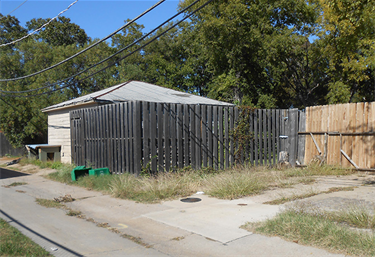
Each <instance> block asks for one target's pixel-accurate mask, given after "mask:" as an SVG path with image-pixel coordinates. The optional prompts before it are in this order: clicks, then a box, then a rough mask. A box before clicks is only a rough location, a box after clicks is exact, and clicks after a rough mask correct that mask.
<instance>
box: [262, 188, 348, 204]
mask: <svg viewBox="0 0 375 257" xmlns="http://www.w3.org/2000/svg"><path fill="white" fill-rule="evenodd" d="M354 188H355V187H332V188H330V189H328V190H326V191H320V192H315V191H312V192H309V193H305V194H300V195H295V194H293V195H292V196H289V197H285V196H283V197H281V198H278V199H275V200H272V201H267V202H264V203H263V204H270V205H278V204H284V203H287V202H292V201H295V200H300V199H305V198H309V197H312V196H315V195H320V194H329V193H334V192H340V191H353V190H354Z"/></svg>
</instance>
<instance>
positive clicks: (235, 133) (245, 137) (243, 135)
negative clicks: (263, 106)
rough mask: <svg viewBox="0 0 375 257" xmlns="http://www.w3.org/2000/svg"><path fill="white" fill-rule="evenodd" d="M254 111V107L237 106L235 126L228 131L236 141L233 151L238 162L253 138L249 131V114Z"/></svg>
mask: <svg viewBox="0 0 375 257" xmlns="http://www.w3.org/2000/svg"><path fill="white" fill-rule="evenodd" d="M253 112H254V108H251V107H249V106H240V107H239V117H238V121H237V122H236V127H235V128H234V129H233V130H232V131H230V133H229V134H230V136H231V137H232V138H233V140H234V142H237V149H236V151H235V153H234V155H235V158H236V161H237V162H240V160H241V159H242V158H244V154H245V151H246V149H249V147H250V142H251V140H253V138H254V133H253V132H251V131H250V123H249V120H250V115H251V114H252V113H253Z"/></svg>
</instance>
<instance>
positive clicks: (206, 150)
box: [201, 105, 208, 167]
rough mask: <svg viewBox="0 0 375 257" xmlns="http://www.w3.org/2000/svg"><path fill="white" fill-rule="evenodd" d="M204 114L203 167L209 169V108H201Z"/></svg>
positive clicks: (203, 106) (204, 106)
mask: <svg viewBox="0 0 375 257" xmlns="http://www.w3.org/2000/svg"><path fill="white" fill-rule="evenodd" d="M201 113H202V166H203V167H207V161H208V142H207V106H206V105H202V106H201Z"/></svg>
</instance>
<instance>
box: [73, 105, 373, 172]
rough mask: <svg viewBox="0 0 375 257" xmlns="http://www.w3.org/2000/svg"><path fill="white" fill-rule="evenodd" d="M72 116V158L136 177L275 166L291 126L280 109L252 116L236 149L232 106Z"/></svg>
mask: <svg viewBox="0 0 375 257" xmlns="http://www.w3.org/2000/svg"><path fill="white" fill-rule="evenodd" d="M293 111H295V112H296V113H297V110H292V111H291V112H293ZM283 112H284V113H285V114H286V115H289V119H290V120H292V119H293V121H290V122H287V123H290V124H294V125H296V124H298V121H297V120H296V119H294V118H293V114H292V113H290V114H288V110H284V111H283ZM71 115H72V116H71V117H72V118H71V119H72V120H71V135H72V154H73V155H74V156H73V159H74V160H77V164H81V163H82V165H85V164H88V163H91V164H92V165H93V166H95V167H99V166H101V167H104V166H106V167H109V168H110V170H111V172H112V173H123V172H129V173H134V174H139V172H140V171H141V168H142V163H143V168H148V167H149V168H150V170H151V171H152V172H161V171H170V170H172V169H174V168H176V167H177V166H178V167H180V168H182V167H184V166H188V165H191V166H192V167H193V168H195V169H199V168H201V167H202V166H210V167H213V168H215V169H223V168H225V167H230V166H231V165H233V164H235V163H236V162H237V163H244V162H245V161H246V162H250V164H254V165H259V164H261V165H263V164H269V165H271V164H276V160H277V155H278V151H279V149H281V148H280V147H279V145H280V142H279V139H278V135H280V132H279V130H280V128H282V127H285V126H292V125H290V124H289V125H288V124H284V123H285V120H283V117H282V115H280V111H279V110H257V111H255V112H251V113H250V117H249V120H248V122H249V123H250V124H249V125H250V133H253V134H254V139H253V140H251V141H250V144H248V146H247V147H245V148H244V149H239V145H238V144H237V142H234V140H233V137H232V136H231V131H233V130H234V128H235V126H237V120H238V118H239V109H238V108H234V107H222V106H198V105H190V106H189V105H179V104H161V103H157V104H155V103H147V102H127V103H121V104H114V105H105V106H99V107H94V108H92V109H86V110H77V111H73V112H72V113H71ZM75 116H77V119H73V117H75ZM294 116H296V115H294ZM370 116H371V115H368V117H370ZM280 120H283V122H280ZM293 122H294V123H293ZM291 128H292V127H291ZM284 129H285V128H284ZM287 131H288V133H289V130H287ZM284 132H285V131H284ZM291 139H292V137H291ZM291 145H293V143H292V144H291ZM239 150H241V151H239ZM292 155H293V149H292ZM85 161H86V163H85ZM149 164H151V165H149Z"/></svg>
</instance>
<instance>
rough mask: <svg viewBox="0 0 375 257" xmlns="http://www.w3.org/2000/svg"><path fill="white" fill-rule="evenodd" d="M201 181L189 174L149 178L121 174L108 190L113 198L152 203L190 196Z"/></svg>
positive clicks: (170, 174) (169, 174)
mask: <svg viewBox="0 0 375 257" xmlns="http://www.w3.org/2000/svg"><path fill="white" fill-rule="evenodd" d="M201 180H202V179H201V178H200V177H199V176H197V175H195V176H194V174H193V173H191V172H186V173H173V172H170V173H161V174H159V175H157V176H151V177H134V176H133V175H131V174H123V175H119V176H116V177H115V178H114V180H113V181H112V182H111V184H110V189H111V192H112V194H113V195H114V196H115V197H119V198H126V199H131V200H134V201H139V202H147V203H153V202H159V201H161V200H166V199H173V198H177V197H183V196H188V195H191V194H192V193H195V192H196V191H197V189H198V187H199V185H200V182H201Z"/></svg>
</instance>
